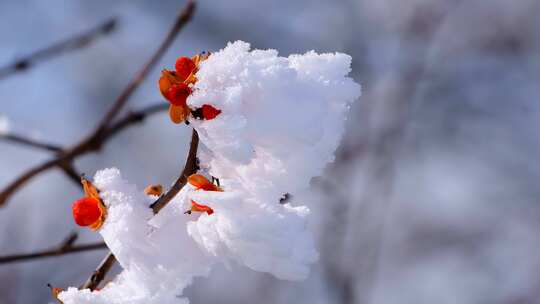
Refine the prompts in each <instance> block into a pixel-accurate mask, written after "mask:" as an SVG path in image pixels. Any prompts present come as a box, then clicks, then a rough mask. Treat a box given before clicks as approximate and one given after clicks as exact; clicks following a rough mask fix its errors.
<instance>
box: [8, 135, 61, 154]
mask: <svg viewBox="0 0 540 304" xmlns="http://www.w3.org/2000/svg"><path fill="white" fill-rule="evenodd" d="M0 140H5V141H10V142H13V143H17V144H21V145H25V146H29V147H32V148H38V149H42V150H47V151H51V152H60V151H62V147H60V146H58V145H53V144H49V143H44V142H40V141H37V140H35V139H30V138H27V137H24V136H21V135H15V134H4V135H0Z"/></svg>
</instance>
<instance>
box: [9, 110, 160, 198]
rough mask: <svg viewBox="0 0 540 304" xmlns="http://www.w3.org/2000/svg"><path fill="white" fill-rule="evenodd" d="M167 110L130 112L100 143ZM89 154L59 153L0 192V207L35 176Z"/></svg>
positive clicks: (83, 152) (107, 130) (81, 151)
mask: <svg viewBox="0 0 540 304" xmlns="http://www.w3.org/2000/svg"><path fill="white" fill-rule="evenodd" d="M166 109H168V106H167V104H165V103H160V104H155V105H151V106H148V107H145V108H143V109H141V110H138V111H134V112H130V113H128V114H127V115H126V116H124V117H123V118H122V119H120V120H118V121H117V122H115V123H114V124H112V125H111V126H110V127H109V128H107V129H106V131H105V132H104V133H103V135H102V137H101V138H100V141H102V144H104V143H106V142H107V141H108V140H109V139H111V138H112V137H113V136H114V135H116V134H117V133H119V132H120V131H123V130H124V129H126V128H127V127H129V126H131V125H133V124H135V123H140V122H142V121H144V119H146V118H147V117H148V116H150V115H153V114H156V113H159V112H161V111H165V110H166ZM89 152H91V150H90V149H83V150H79V151H78V152H77V153H72V154H69V153H66V152H64V151H62V152H60V153H59V155H58V156H57V157H56V158H53V159H51V160H49V161H46V162H44V163H42V164H40V165H38V166H36V167H34V168H32V169H30V170H28V171H27V172H25V173H24V174H22V175H21V176H19V177H18V178H17V179H16V180H14V181H13V182H12V183H11V184H9V185H8V186H7V187H5V188H4V189H3V190H2V191H1V192H0V207H1V206H2V205H4V204H5V203H6V201H7V200H8V199H9V197H10V196H11V195H12V194H13V193H15V191H17V190H18V188H19V187H21V186H22V185H24V184H25V183H26V182H27V181H29V180H30V179H31V178H33V177H34V176H36V175H38V174H40V173H42V172H44V171H47V170H49V169H51V168H53V167H56V166H58V167H60V168H62V167H61V166H62V165H61V164H62V163H63V162H66V161H72V160H73V159H75V158H77V157H79V156H82V155H84V154H87V153H89ZM68 176H69V175H68ZM79 176H80V175H79ZM72 179H73V178H72ZM73 180H74V179H73ZM77 183H79V180H77Z"/></svg>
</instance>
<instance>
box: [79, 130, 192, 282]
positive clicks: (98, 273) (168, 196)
mask: <svg viewBox="0 0 540 304" xmlns="http://www.w3.org/2000/svg"><path fill="white" fill-rule="evenodd" d="M198 146H199V135H198V134H197V131H195V129H193V133H192V135H191V144H190V146H189V152H188V156H187V159H186V164H185V166H184V169H182V173H181V174H180V176H179V177H178V178H177V179H176V181H175V182H174V184H173V185H172V186H171V188H170V189H169V190H168V191H167V192H166V193H165V194H163V195H162V196H160V197H159V198H158V199H157V200H156V201H155V202H154V203H153V204H152V205H150V207H151V208H152V210H153V211H154V214H157V213H158V212H159V211H160V210H161V209H163V207H165V206H166V205H167V204H168V203H169V202H170V201H171V200H172V199H173V198H174V197H175V196H176V194H178V192H180V190H181V189H182V187H184V186H185V184H186V182H187V178H188V176H190V175H191V174H194V173H196V172H197V170H198V164H197V148H198ZM115 262H116V258H115V257H114V255H113V254H112V253H111V252H109V253H108V254H107V256H105V258H104V259H103V261H102V262H101V263H100V264H99V266H98V267H97V268H96V270H95V271H94V272H93V273H92V275H91V276H90V278H88V280H87V281H86V282H85V283H84V284H83V285H82V286H81V287H80V289H85V288H89V289H90V290H94V289H96V287H97V286H98V285H99V283H101V281H103V279H104V278H105V275H106V274H107V272H108V271H109V270H110V269H111V267H112V265H113V264H114V263H115Z"/></svg>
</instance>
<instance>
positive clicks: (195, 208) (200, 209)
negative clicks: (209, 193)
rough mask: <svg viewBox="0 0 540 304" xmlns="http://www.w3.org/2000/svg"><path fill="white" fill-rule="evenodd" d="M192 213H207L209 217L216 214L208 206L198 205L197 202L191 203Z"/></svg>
mask: <svg viewBox="0 0 540 304" xmlns="http://www.w3.org/2000/svg"><path fill="white" fill-rule="evenodd" d="M191 211H197V212H206V213H207V214H208V215H210V214H212V213H214V210H213V209H212V208H210V207H208V206H206V205H201V204H197V202H196V201H193V200H192V201H191Z"/></svg>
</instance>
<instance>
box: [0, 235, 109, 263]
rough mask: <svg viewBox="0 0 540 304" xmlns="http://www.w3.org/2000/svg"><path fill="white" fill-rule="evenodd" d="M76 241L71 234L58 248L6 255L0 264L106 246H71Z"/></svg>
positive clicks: (101, 243)
mask: <svg viewBox="0 0 540 304" xmlns="http://www.w3.org/2000/svg"><path fill="white" fill-rule="evenodd" d="M76 240H77V234H76V233H72V234H70V235H69V236H68V237H67V238H66V239H65V240H64V241H63V242H62V243H60V244H58V246H56V247H54V248H51V249H48V250H44V251H38V252H32V253H22V254H13V255H6V256H3V257H0V264H7V263H13V262H24V261H30V260H35V259H40V258H46V257H53V256H60V255H65V254H69V253H76V252H83V251H90V250H99V249H105V248H107V246H106V245H105V243H103V242H99V243H90V244H82V245H73V243H75V241H76Z"/></svg>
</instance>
